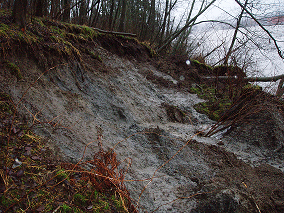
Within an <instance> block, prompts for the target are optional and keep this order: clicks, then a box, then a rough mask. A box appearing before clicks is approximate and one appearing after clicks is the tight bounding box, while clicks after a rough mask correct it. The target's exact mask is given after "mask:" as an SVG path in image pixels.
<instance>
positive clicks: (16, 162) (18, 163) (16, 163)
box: [12, 158, 22, 169]
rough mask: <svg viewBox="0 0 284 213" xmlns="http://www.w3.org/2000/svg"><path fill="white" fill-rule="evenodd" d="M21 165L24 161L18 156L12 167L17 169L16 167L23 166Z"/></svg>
mask: <svg viewBox="0 0 284 213" xmlns="http://www.w3.org/2000/svg"><path fill="white" fill-rule="evenodd" d="M21 165H22V162H21V161H19V159H18V158H16V159H15V162H14V164H13V166H12V169H15V168H17V167H19V166H21Z"/></svg>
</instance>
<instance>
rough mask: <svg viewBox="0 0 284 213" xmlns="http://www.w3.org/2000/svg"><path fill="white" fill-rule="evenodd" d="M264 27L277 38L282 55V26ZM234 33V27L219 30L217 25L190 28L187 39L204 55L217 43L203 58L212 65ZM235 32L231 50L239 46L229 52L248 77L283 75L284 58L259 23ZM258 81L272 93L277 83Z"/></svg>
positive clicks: (226, 47)
mask: <svg viewBox="0 0 284 213" xmlns="http://www.w3.org/2000/svg"><path fill="white" fill-rule="evenodd" d="M265 28H266V29H267V30H268V31H269V32H270V33H271V35H272V36H273V37H274V38H275V39H276V41H277V45H278V46H279V48H280V50H281V51H283V55H284V25H275V26H265ZM208 29H209V30H208ZM233 34H234V29H220V27H219V26H214V25H211V26H207V27H203V28H202V29H199V28H198V30H195V31H193V33H192V35H191V37H190V38H189V39H190V40H191V41H194V43H195V44H196V46H194V49H193V52H194V54H202V55H203V56H205V55H207V54H208V53H210V52H211V51H212V50H214V48H216V47H218V46H220V47H219V48H218V49H216V50H215V51H214V52H213V53H211V54H210V55H209V56H208V57H206V61H207V62H208V63H209V64H210V65H214V64H216V63H218V62H220V60H222V59H223V58H224V56H225V54H226V53H227V51H228V49H229V46H230V44H231V40H232V37H233ZM237 35H238V36H237V40H236V42H235V46H234V49H235V48H237V47H240V48H239V49H237V50H236V51H235V52H234V53H233V54H232V56H233V61H231V63H233V64H234V62H236V63H237V64H238V66H240V67H241V68H244V69H245V71H246V73H247V76H259V77H260V76H261V77H264V76H267V77H268V76H274V75H281V74H284V60H283V59H282V58H281V57H280V56H279V55H278V51H277V49H276V47H275V44H274V42H273V40H272V39H271V38H270V37H269V35H268V34H267V33H266V32H264V31H263V30H262V29H261V28H260V27H259V26H251V27H246V28H241V29H240V32H238V34H237ZM257 84H258V85H260V86H262V87H263V88H264V89H265V90H266V91H268V92H271V93H273V94H275V92H276V89H277V86H278V82H276V83H270V82H268V83H264V82H258V83H257Z"/></svg>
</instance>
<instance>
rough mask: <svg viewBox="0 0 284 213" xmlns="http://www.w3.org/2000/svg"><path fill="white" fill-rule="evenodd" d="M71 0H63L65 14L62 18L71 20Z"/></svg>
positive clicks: (67, 20) (66, 20)
mask: <svg viewBox="0 0 284 213" xmlns="http://www.w3.org/2000/svg"><path fill="white" fill-rule="evenodd" d="M70 1H71V0H63V16H62V20H63V21H65V22H70V3H71V2H70Z"/></svg>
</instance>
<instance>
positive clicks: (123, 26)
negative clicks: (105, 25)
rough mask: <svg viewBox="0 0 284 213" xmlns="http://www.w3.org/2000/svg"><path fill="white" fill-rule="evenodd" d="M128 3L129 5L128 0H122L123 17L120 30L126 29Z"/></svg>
mask: <svg viewBox="0 0 284 213" xmlns="http://www.w3.org/2000/svg"><path fill="white" fill-rule="evenodd" d="M126 5H127V0H122V9H121V17H120V23H119V27H118V30H119V31H120V32H124V31H125V19H126Z"/></svg>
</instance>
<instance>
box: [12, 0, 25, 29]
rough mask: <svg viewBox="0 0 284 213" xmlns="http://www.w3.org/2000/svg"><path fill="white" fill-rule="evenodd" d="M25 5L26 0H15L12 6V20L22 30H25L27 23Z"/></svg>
mask: <svg viewBox="0 0 284 213" xmlns="http://www.w3.org/2000/svg"><path fill="white" fill-rule="evenodd" d="M27 6H28V1H27V0H15V2H14V6H13V13H12V16H13V20H14V22H15V23H16V24H18V25H19V26H20V29H21V30H22V31H25V29H26V25H27Z"/></svg>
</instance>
